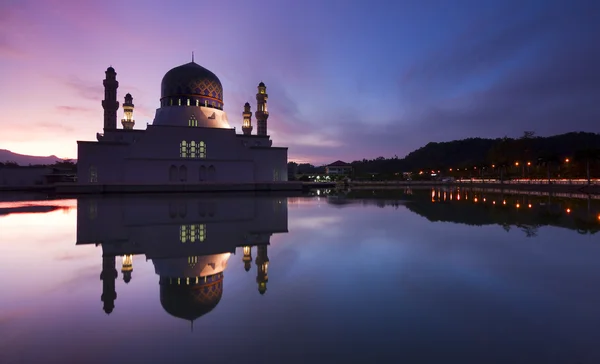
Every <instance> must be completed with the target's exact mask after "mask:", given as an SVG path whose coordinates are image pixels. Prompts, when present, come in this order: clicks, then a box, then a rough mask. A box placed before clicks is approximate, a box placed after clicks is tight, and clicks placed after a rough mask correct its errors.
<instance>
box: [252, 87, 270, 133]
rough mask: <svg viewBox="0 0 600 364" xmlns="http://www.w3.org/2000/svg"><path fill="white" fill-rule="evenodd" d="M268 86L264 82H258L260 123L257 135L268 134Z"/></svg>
mask: <svg viewBox="0 0 600 364" xmlns="http://www.w3.org/2000/svg"><path fill="white" fill-rule="evenodd" d="M268 98H269V95H267V86H265V84H264V83H263V82H261V83H259V84H258V93H257V94H256V112H255V113H254V115H255V116H256V124H257V125H258V131H257V133H256V134H257V135H267V119H268V118H269V111H268V110H267V99H268Z"/></svg>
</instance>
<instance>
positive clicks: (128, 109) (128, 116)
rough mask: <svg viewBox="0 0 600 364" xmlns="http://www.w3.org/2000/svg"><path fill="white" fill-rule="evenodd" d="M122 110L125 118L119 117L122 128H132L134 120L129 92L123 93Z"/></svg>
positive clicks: (131, 98)
mask: <svg viewBox="0 0 600 364" xmlns="http://www.w3.org/2000/svg"><path fill="white" fill-rule="evenodd" d="M123 111H124V114H125V118H124V119H121V124H122V125H123V129H133V126H134V125H135V120H133V97H132V96H131V94H127V95H125V102H124V103H123Z"/></svg>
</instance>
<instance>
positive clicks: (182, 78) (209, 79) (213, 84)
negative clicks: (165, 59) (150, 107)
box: [160, 61, 223, 102]
mask: <svg viewBox="0 0 600 364" xmlns="http://www.w3.org/2000/svg"><path fill="white" fill-rule="evenodd" d="M188 95H189V96H205V97H211V98H213V99H217V100H219V101H221V102H222V101H223V86H222V85H221V81H220V80H219V78H218V77H217V76H216V75H215V74H214V73H212V72H211V71H209V70H208V69H206V68H204V67H202V66H200V65H199V64H197V63H195V62H193V61H192V62H190V63H187V64H184V65H181V66H178V67H175V68H173V69H171V70H170V71H169V72H167V73H166V74H165V76H164V77H163V79H162V82H161V96H160V97H161V99H162V98H165V97H172V96H188Z"/></svg>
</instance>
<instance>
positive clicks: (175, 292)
mask: <svg viewBox="0 0 600 364" xmlns="http://www.w3.org/2000/svg"><path fill="white" fill-rule="evenodd" d="M182 280H183V279H182ZM222 296H223V273H218V274H214V275H212V276H208V277H206V282H205V281H204V279H202V282H200V283H198V284H189V285H188V284H181V285H179V284H177V283H176V282H175V281H173V284H169V283H168V279H161V282H160V304H161V305H162V307H163V309H164V310H165V311H167V313H169V314H170V315H171V316H175V317H178V318H181V319H184V320H189V321H193V320H195V319H197V318H198V317H200V316H203V315H205V314H207V313H209V312H210V311H212V310H213V309H214V308H215V307H216V306H217V304H218V303H219V301H221V297H222Z"/></svg>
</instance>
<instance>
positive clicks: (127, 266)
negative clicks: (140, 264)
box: [121, 254, 133, 283]
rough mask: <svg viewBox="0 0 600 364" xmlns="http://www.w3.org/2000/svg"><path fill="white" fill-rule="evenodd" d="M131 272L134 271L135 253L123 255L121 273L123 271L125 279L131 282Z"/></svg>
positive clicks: (126, 281)
mask: <svg viewBox="0 0 600 364" xmlns="http://www.w3.org/2000/svg"><path fill="white" fill-rule="evenodd" d="M131 272H133V254H126V255H123V266H122V267H121V273H123V281H124V282H125V283H129V282H130V281H131Z"/></svg>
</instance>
